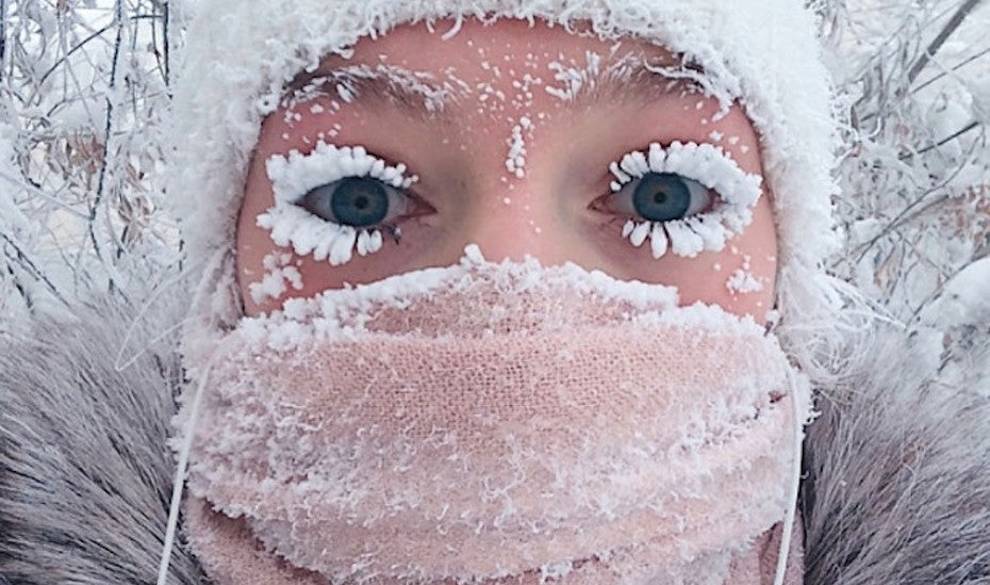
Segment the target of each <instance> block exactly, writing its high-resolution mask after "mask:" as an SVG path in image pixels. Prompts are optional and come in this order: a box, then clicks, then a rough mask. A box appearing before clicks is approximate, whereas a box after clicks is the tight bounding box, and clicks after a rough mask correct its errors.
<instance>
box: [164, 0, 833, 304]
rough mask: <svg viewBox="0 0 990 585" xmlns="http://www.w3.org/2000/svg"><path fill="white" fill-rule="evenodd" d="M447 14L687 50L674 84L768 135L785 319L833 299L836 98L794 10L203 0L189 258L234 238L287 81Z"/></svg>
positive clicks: (180, 159)
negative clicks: (330, 57) (744, 117)
mask: <svg viewBox="0 0 990 585" xmlns="http://www.w3.org/2000/svg"><path fill="white" fill-rule="evenodd" d="M446 16H451V17H454V18H456V19H460V18H464V17H471V16H485V17H488V18H490V19H493V20H494V19H497V18H522V19H530V20H532V19H542V20H545V21H547V22H550V23H553V24H556V25H562V26H567V25H570V24H573V23H576V22H578V21H584V20H586V21H589V22H590V23H591V25H592V27H593V29H594V30H595V31H596V32H597V33H598V34H599V36H601V37H602V38H605V39H615V38H618V37H620V36H624V35H631V36H637V37H641V38H645V39H649V40H652V41H655V42H657V43H661V44H664V45H666V46H668V47H669V48H671V49H672V50H674V51H677V52H683V53H685V54H686V55H687V56H688V57H689V59H691V60H692V61H693V62H694V63H696V64H698V65H700V66H702V67H704V69H705V71H706V72H707V74H708V75H707V76H700V75H698V74H697V72H695V71H692V70H689V69H676V70H672V71H666V73H667V74H670V75H680V76H682V77H693V78H696V80H697V81H699V82H700V83H702V84H703V85H705V86H707V87H708V88H709V89H710V91H711V92H712V93H713V94H716V95H719V96H720V97H722V98H723V101H724V99H725V98H726V97H739V98H740V99H741V101H742V103H743V106H744V108H745V110H746V113H747V114H748V116H749V118H750V119H751V120H752V121H753V123H754V125H755V127H756V128H757V130H758V132H759V134H760V136H761V143H762V148H763V153H762V154H763V162H764V167H765V174H766V176H767V179H768V185H767V186H768V188H769V189H770V191H771V192H772V193H773V201H774V209H775V211H776V218H777V224H778V229H779V233H780V236H781V237H780V241H781V251H780V255H779V257H780V262H781V267H782V268H781V278H780V281H781V282H780V284H781V286H782V288H788V287H790V288H791V289H792V290H793V291H794V294H792V295H788V296H783V297H782V299H781V303H782V306H781V310H782V313H783V314H784V315H785V319H787V318H791V319H797V318H798V316H799V315H803V314H807V311H808V310H812V307H807V306H802V307H801V309H800V310H798V307H796V306H795V307H792V306H791V303H795V304H797V303H799V302H800V299H802V298H805V297H808V296H809V295H811V296H813V297H815V298H818V299H819V300H820V301H821V300H822V299H823V298H824V297H825V295H828V294H829V293H828V292H827V291H822V290H819V289H820V288H821V287H822V286H826V287H828V283H827V282H823V281H820V280H818V281H815V279H814V277H812V276H811V275H810V274H809V273H810V272H814V271H816V270H817V267H818V264H819V261H820V260H821V259H822V258H823V257H824V256H825V255H826V254H827V253H828V251H829V250H830V249H831V248H832V246H833V244H834V235H833V233H832V231H831V226H832V221H831V202H830V196H831V195H832V194H833V193H834V192H835V191H836V187H835V184H834V181H833V179H832V177H831V175H830V173H831V168H832V166H833V163H834V156H833V147H834V145H835V139H836V136H835V132H834V122H833V117H832V112H831V106H830V103H831V95H832V91H831V88H830V86H829V83H828V78H827V74H826V72H825V69H824V66H823V65H822V63H821V59H820V56H819V51H820V50H819V48H818V42H817V39H816V38H815V22H814V17H813V15H812V14H811V13H810V12H809V11H807V10H806V9H805V8H804V7H803V5H802V3H801V2H797V1H795V0H740V1H738V2H731V3H729V2H723V1H717V0H707V1H698V0H668V1H664V2H654V1H649V0H584V1H573V0H549V1H547V0H515V1H512V0H510V1H498V2H496V1H483V0H470V1H467V0H444V1H440V2H435V1H429V2H427V1H425V0H413V1H410V2H393V1H392V0H370V1H366V0H339V1H335V2H334V3H333V9H332V10H328V9H327V4H326V2H324V1H322V0H298V1H292V2H289V1H288V0H259V1H257V2H240V3H234V4H231V3H230V2H226V1H222V0H205V1H204V2H203V3H202V4H201V6H199V7H198V18H197V19H196V21H195V22H194V24H193V26H192V28H191V30H190V35H189V45H188V50H187V51H186V53H185V54H186V56H187V62H186V63H185V69H184V70H183V73H182V79H186V80H192V82H191V83H189V84H186V85H182V84H180V87H179V88H178V89H177V93H176V100H175V113H176V124H175V127H174V128H175V137H176V138H175V142H176V145H177V146H178V147H179V150H178V152H177V157H176V158H175V159H174V162H175V165H176V167H175V168H176V169H177V171H176V172H174V173H172V174H171V177H172V179H173V180H172V182H171V184H170V188H169V192H170V193H171V194H173V197H174V200H175V204H176V211H177V212H178V214H179V216H180V217H181V221H182V228H183V231H184V234H185V239H186V243H187V250H188V251H189V254H190V256H191V257H201V256H202V255H204V254H209V253H210V252H211V251H212V250H216V249H218V248H221V247H224V246H229V245H230V244H231V242H232V241H233V238H234V228H235V226H234V218H235V217H236V215H237V209H238V206H239V203H240V198H241V196H242V187H243V178H244V174H245V172H246V167H247V163H248V157H249V155H250V153H251V150H252V149H253V147H254V145H255V143H256V142H257V139H258V134H259V127H260V124H261V120H262V117H263V116H264V115H265V114H266V113H268V112H270V111H272V109H273V108H274V106H275V105H276V104H277V103H278V96H279V95H280V93H281V91H282V87H283V85H284V83H286V82H287V81H288V80H290V79H291V78H292V77H294V76H295V75H296V73H298V72H299V71H301V70H303V69H306V68H312V67H315V66H316V65H317V64H318V63H319V61H320V60H321V58H322V57H324V56H325V55H327V54H331V53H339V54H344V55H346V54H347V49H348V47H350V46H352V45H353V44H354V43H355V42H356V41H357V40H358V39H359V38H361V37H366V36H378V35H381V34H385V33H386V32H387V31H388V30H389V29H391V28H392V27H394V26H396V25H398V24H400V23H408V22H416V21H429V20H433V19H437V18H441V17H446ZM445 32H446V31H445ZM451 33H452V34H454V33H456V31H451ZM273 35H276V36H274V37H273ZM812 281H815V282H812ZM798 289H801V290H798ZM802 291H803V292H802ZM819 304H820V303H819ZM813 312H814V313H815V314H820V313H821V309H820V308H818V309H815V310H813Z"/></svg>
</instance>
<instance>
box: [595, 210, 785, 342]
mask: <svg viewBox="0 0 990 585" xmlns="http://www.w3.org/2000/svg"><path fill="white" fill-rule="evenodd" d="M620 227H621V224H619V225H609V226H606V227H605V228H603V229H605V230H606V231H607V234H604V237H605V238H606V239H605V240H603V241H604V242H606V245H607V248H606V249H605V252H604V254H605V256H604V259H605V260H604V261H605V264H606V266H607V268H606V271H607V272H610V273H612V274H613V275H615V276H617V277H620V278H625V279H635V280H640V281H643V282H649V283H655V284H664V285H668V286H674V287H677V289H678V292H679V295H680V301H681V304H682V305H691V304H694V303H696V302H702V303H705V304H710V305H719V306H721V307H722V308H723V309H725V310H726V311H728V312H730V313H734V314H736V315H751V316H752V317H753V318H754V319H755V320H756V321H757V322H758V323H761V324H762V323H765V321H766V313H767V311H768V310H770V309H772V308H773V305H774V300H775V298H776V288H775V287H776V273H777V237H776V228H775V226H774V222H773V211H772V209H771V206H770V201H769V199H768V198H767V197H762V198H761V200H760V202H759V203H758V204H757V206H756V207H755V208H754V210H753V222H752V223H751V224H750V225H749V226H748V227H747V228H746V229H745V230H744V231H743V233H742V234H739V235H736V236H735V237H733V238H732V239H730V240H729V241H728V242H727V243H726V245H725V248H724V249H722V250H721V251H719V252H703V253H701V254H699V255H698V256H696V257H694V258H685V257H681V256H677V255H675V254H673V253H671V252H670V251H668V253H667V254H666V255H665V256H664V257H662V258H660V259H659V260H657V259H655V258H653V256H652V254H651V252H650V250H649V245H648V243H647V244H646V245H644V246H643V247H641V248H638V249H637V248H634V247H633V246H632V245H631V244H630V243H629V242H628V241H626V240H622V239H620V238H619V235H618V234H617V233H614V232H616V231H617V230H618V229H619V228H620Z"/></svg>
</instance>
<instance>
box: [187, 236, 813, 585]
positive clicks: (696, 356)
mask: <svg viewBox="0 0 990 585" xmlns="http://www.w3.org/2000/svg"><path fill="white" fill-rule="evenodd" d="M466 252H467V253H466V256H465V257H464V258H463V259H462V261H461V262H460V263H459V264H457V265H454V266H451V267H447V268H434V269H426V270H421V271H415V272H411V273H407V274H403V275H399V276H395V277H391V278H388V279H385V280H382V281H379V282H376V283H373V284H370V285H362V286H358V287H353V288H345V289H340V290H328V291H325V292H323V293H321V294H320V295H318V296H316V297H314V298H311V299H293V300H290V301H287V302H286V303H285V306H284V309H283V310H281V311H278V312H275V313H272V314H270V315H265V316H261V317H250V318H249V317H246V318H243V319H241V322H240V324H239V325H238V326H237V327H236V328H235V329H234V330H233V331H231V332H230V333H228V334H225V335H224V336H222V337H221V338H219V341H218V342H217V343H216V347H215V349H216V351H217V352H218V353H217V356H218V359H216V360H215V364H216V365H215V366H214V367H213V369H212V370H211V371H210V372H209V376H210V378H209V380H210V382H209V384H208V392H207V393H206V394H205V396H204V401H203V406H202V410H201V414H200V419H199V420H198V422H197V424H196V425H195V428H196V431H195V434H194V443H193V451H192V454H191V458H190V463H191V465H190V482H189V489H190V492H191V493H192V495H193V496H194V497H193V499H192V500H191V501H190V503H188V506H189V508H188V511H187V513H188V514H190V515H191V517H193V518H195V519H194V520H193V521H192V528H191V538H192V541H193V542H194V544H198V546H199V554H200V556H201V557H203V559H204V562H205V564H206V566H207V568H208V570H209V569H211V567H212V570H211V573H213V576H214V578H218V582H219V583H228V582H229V583H233V582H236V581H237V579H236V578H234V577H233V575H235V574H237V573H238V571H240V572H243V570H244V569H243V568H239V567H237V566H235V565H237V563H233V564H232V563H231V559H232V558H234V557H237V556H238V555H241V556H243V555H244V554H247V553H245V551H252V550H259V551H260V550H262V548H257V547H256V546H255V545H254V544H252V542H257V543H259V546H261V547H263V550H265V551H268V552H267V553H265V554H270V555H274V556H270V557H266V556H264V555H262V557H264V558H267V559H268V561H264V562H263V559H262V560H258V559H259V558H262V557H258V556H254V557H252V558H254V559H255V560H254V561H252V562H259V563H262V565H265V563H266V562H267V563H270V562H271V560H272V559H274V558H276V557H278V558H282V559H285V560H287V561H288V563H289V564H290V565H291V566H292V567H295V568H296V569H299V570H301V571H303V572H302V573H298V574H299V575H302V574H306V575H310V576H311V577H312V578H316V577H317V576H322V577H323V578H324V579H331V580H332V581H334V582H341V583H365V582H369V583H370V582H393V581H389V579H395V580H397V581H395V582H413V581H415V580H417V579H418V580H421V581H424V582H427V583H433V582H437V583H439V582H441V581H442V580H444V579H454V580H457V581H459V582H468V581H471V580H477V579H496V578H500V577H505V576H511V575H517V576H518V575H523V574H534V573H535V574H540V573H543V574H556V575H558V576H561V575H563V576H561V578H562V581H560V582H561V583H564V584H568V583H586V582H588V583H590V582H593V583H596V584H598V585H611V584H614V585H619V584H622V585H633V584H641V583H649V582H652V581H651V579H652V580H656V579H661V580H662V581H663V582H669V583H685V584H688V583H709V582H711V583H720V582H721V581H719V580H717V579H719V578H724V577H725V575H727V572H728V571H729V567H730V565H731V564H732V563H733V562H738V559H739V558H744V557H745V558H748V556H747V555H751V554H754V553H753V552H752V550H751V549H750V548H749V547H750V545H751V544H752V543H753V539H755V538H757V537H759V536H760V535H762V534H764V533H765V532H766V531H767V530H768V529H770V527H772V526H773V525H774V524H775V523H777V522H779V521H780V520H781V519H782V518H783V516H784V512H785V510H786V508H787V505H788V502H787V497H786V485H787V481H786V479H787V477H788V473H789V470H790V463H791V461H792V457H791V452H790V449H788V448H787V445H788V440H787V438H788V436H789V433H790V432H791V429H792V428H793V425H794V424H795V422H796V421H794V420H793V417H792V406H793V405H792V404H791V401H792V400H797V401H798V404H797V407H798V410H797V412H800V413H801V416H802V420H801V421H798V422H803V420H804V418H803V417H806V416H807V413H808V407H809V404H808V389H807V386H806V385H803V384H795V383H794V380H795V379H796V378H794V376H793V374H794V373H793V372H791V371H790V366H789V364H788V362H787V359H786V357H785V356H784V354H783V352H782V351H781V349H780V347H779V345H778V344H777V342H776V340H775V339H774V338H773V336H769V335H767V334H766V333H765V331H764V329H763V327H761V326H759V325H757V324H756V323H755V322H754V321H753V320H752V319H751V318H748V317H746V318H740V317H736V316H734V315H730V314H728V313H726V312H724V311H723V310H722V309H720V308H718V307H710V306H704V305H695V306H691V307H682V308H678V307H677V306H676V305H677V295H676V292H675V291H674V290H673V289H670V288H668V287H663V286H659V285H648V284H643V283H637V282H621V281H616V280H614V279H612V278H610V277H608V276H606V275H604V274H603V273H600V272H588V271H585V270H583V269H581V268H579V267H577V266H574V265H565V266H560V267H549V268H544V267H542V266H540V265H539V263H537V262H536V261H535V260H533V259H528V260H527V261H525V262H518V263H516V262H509V261H505V262H502V263H497V264H496V263H490V262H487V261H485V260H484V259H483V258H482V257H481V255H480V252H479V251H478V249H477V248H476V247H470V248H468V250H467V251H466ZM184 402H185V406H184V408H183V412H182V413H181V414H180V416H179V417H178V418H177V420H176V424H177V425H183V424H184V423H185V417H187V416H188V410H189V409H188V406H189V401H188V399H184ZM206 502H208V503H209V505H210V506H212V507H213V509H214V510H213V511H208V510H207V509H206V508H203V507H201V506H203V505H205V503H206ZM235 521H236V522H235ZM231 522H234V524H235V525H236V526H238V528H237V529H236V531H235V532H236V534H239V535H240V536H238V537H236V538H235V537H232V536H231V535H230V534H229V531H228V529H229V528H230V526H231ZM238 551H239V552H238ZM259 554H261V553H259ZM260 566H261V565H259V567H260ZM265 566H267V565H265ZM258 570H262V569H260V568H259V569H258ZM265 570H268V571H276V570H275V569H274V568H272V567H271V566H269V568H268V569H265ZM281 571H282V572H281V573H279V575H281V576H280V577H279V579H282V580H281V581H279V580H276V581H273V582H284V583H290V582H297V581H296V580H295V578H290V576H289V574H288V573H285V572H284V571H285V569H284V568H283V569H281ZM276 572H278V571H276ZM218 576H219V577H218ZM307 578H310V577H307ZM376 579H385V581H376Z"/></svg>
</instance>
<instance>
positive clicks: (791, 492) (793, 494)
mask: <svg viewBox="0 0 990 585" xmlns="http://www.w3.org/2000/svg"><path fill="white" fill-rule="evenodd" d="M787 378H788V381H789V382H790V387H791V414H792V416H793V418H794V426H793V429H794V435H793V442H792V445H793V447H794V466H793V470H792V473H791V484H790V486H789V488H788V500H789V501H790V503H791V505H790V506H788V508H787V515H786V516H785V517H784V532H783V534H782V535H781V537H780V549H779V550H778V553H777V576H776V577H775V578H774V580H773V583H774V585H783V584H784V573H785V571H786V570H787V557H788V555H789V554H790V552H791V533H792V532H793V530H794V517H795V516H796V515H797V500H798V492H799V491H800V487H801V450H802V446H803V442H804V441H803V429H802V428H801V427H802V421H801V413H800V410H799V406H798V394H799V393H800V391H799V389H798V385H797V384H796V383H795V382H796V380H795V379H794V373H793V371H791V370H788V371H787Z"/></svg>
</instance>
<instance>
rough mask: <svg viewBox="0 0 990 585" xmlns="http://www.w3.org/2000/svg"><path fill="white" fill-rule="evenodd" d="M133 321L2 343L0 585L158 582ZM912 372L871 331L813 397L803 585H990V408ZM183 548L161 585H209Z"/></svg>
mask: <svg viewBox="0 0 990 585" xmlns="http://www.w3.org/2000/svg"><path fill="white" fill-rule="evenodd" d="M171 303H173V304H172V307H171V308H170V309H168V308H167V309H159V310H158V311H157V312H158V313H159V314H158V315H153V316H152V318H150V319H145V320H144V321H143V322H142V323H141V324H140V325H139V326H138V327H137V328H136V333H135V337H134V339H133V340H132V341H131V342H130V343H129V344H128V346H129V347H130V348H139V347H143V346H144V344H146V343H147V341H148V340H150V339H152V338H153V337H154V336H155V335H156V334H158V333H159V332H161V331H164V330H165V329H166V328H167V327H168V326H169V324H172V323H175V322H176V317H175V316H176V315H179V314H181V313H182V311H183V309H184V307H185V305H184V300H183V299H181V298H173V299H172V300H171ZM135 313H136V311H135V310H133V309H126V308H124V307H122V306H120V305H119V304H115V303H112V302H108V301H103V302H101V303H99V304H96V305H91V306H80V307H79V308H78V310H77V311H76V313H75V314H76V319H75V320H74V321H73V322H70V323H65V322H62V321H59V320H55V319H39V320H37V321H36V322H35V324H34V325H33V329H32V331H31V332H30V333H28V334H24V335H20V336H17V337H16V338H12V339H4V338H0V585H8V584H9V585H62V584H65V585H69V584H72V585H80V584H82V585H89V584H93V585H95V584H101V585H117V584H151V583H154V582H155V579H156V576H157V568H158V556H159V554H160V551H161V546H162V543H161V535H162V534H163V533H164V526H165V521H166V517H167V513H168V498H169V490H170V488H171V481H172V473H173V461H172V458H171V456H170V454H169V452H168V450H167V449H166V447H165V437H166V433H167V428H168V427H167V423H168V421H169V419H170V418H171V416H172V413H173V412H174V408H175V404H174V394H175V391H176V388H177V384H178V383H179V377H180V369H179V360H178V358H177V355H176V354H175V352H174V350H173V348H174V347H175V339H174V337H170V338H169V339H166V340H164V341H163V342H161V343H159V344H156V345H154V346H153V347H152V350H151V351H149V352H148V353H146V354H145V355H143V356H142V357H141V358H140V359H138V360H137V362H136V363H135V364H134V365H132V366H131V367H129V368H127V369H125V370H123V371H121V372H117V371H115V368H114V360H115V359H116V353H117V349H118V347H119V344H120V343H121V342H122V341H123V339H124V336H125V334H126V331H127V328H128V326H129V324H130V323H131V321H132V319H133V317H132V316H133V315H134V314H135ZM130 351H133V349H132V350H130ZM128 355H133V353H129V354H128ZM922 362H923V360H917V359H915V356H913V355H912V353H911V350H910V347H909V343H908V340H907V339H906V338H905V337H904V336H903V335H901V334H899V333H892V332H891V333H888V334H885V335H883V336H878V341H876V342H875V345H874V349H873V351H865V352H862V354H861V359H860V360H859V363H855V364H849V368H848V371H849V372H851V373H850V374H849V376H848V377H847V380H846V382H845V383H844V384H843V385H842V387H841V388H838V389H834V390H831V391H830V392H829V393H828V394H829V398H824V397H823V398H819V400H818V404H817V409H818V410H819V411H821V412H822V414H821V416H819V417H818V418H817V419H816V421H815V422H814V423H813V424H812V426H811V427H810V428H809V429H808V440H807V442H806V465H805V468H806V477H805V480H804V483H803V488H802V491H803V501H802V509H803V514H804V518H805V528H806V562H807V576H806V580H805V582H806V583H807V584H808V585H838V584H841V585H861V584H862V585H866V584H870V585H875V584H881V583H883V584H886V583H898V584H911V585H914V584H917V585H921V584H925V585H932V584H947V585H948V584H953V585H977V584H981V585H987V584H990V510H988V506H990V428H988V427H990V422H988V421H990V401H988V400H987V399H986V398H980V397H978V396H975V395H971V394H969V393H967V390H966V389H956V388H943V387H940V386H939V385H937V384H935V383H933V382H931V381H930V380H928V379H927V378H926V376H925V375H924V372H923V371H922V370H921V366H913V364H920V363H922ZM179 545H180V546H179V547H178V549H177V551H176V553H175V555H174V557H173V561H172V571H171V575H170V579H169V583H170V584H171V585H196V584H198V583H201V582H205V579H204V578H203V577H202V575H201V573H200V570H199V568H198V565H197V563H196V561H195V559H194V558H193V557H192V556H191V555H190V554H189V553H188V551H187V550H185V548H184V547H183V546H182V543H181V542H180V543H179ZM5 579H6V582H5Z"/></svg>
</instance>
